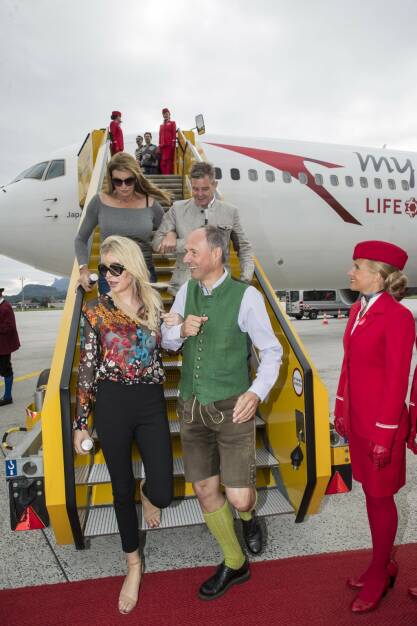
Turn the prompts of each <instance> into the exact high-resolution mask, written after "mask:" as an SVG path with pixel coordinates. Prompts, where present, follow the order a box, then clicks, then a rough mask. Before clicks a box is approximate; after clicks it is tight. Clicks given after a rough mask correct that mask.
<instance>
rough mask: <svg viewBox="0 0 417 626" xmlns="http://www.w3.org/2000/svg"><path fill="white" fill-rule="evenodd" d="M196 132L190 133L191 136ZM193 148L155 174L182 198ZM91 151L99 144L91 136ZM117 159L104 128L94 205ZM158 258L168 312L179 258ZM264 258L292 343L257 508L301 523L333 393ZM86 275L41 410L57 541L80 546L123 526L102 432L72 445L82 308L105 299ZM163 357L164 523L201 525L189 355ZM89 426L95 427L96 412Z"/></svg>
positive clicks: (267, 414) (263, 436) (326, 455)
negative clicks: (169, 172) (170, 474)
mask: <svg viewBox="0 0 417 626" xmlns="http://www.w3.org/2000/svg"><path fill="white" fill-rule="evenodd" d="M94 132H98V131H94ZM191 134H192V133H191ZM187 135H188V137H189V136H190V133H187ZM184 146H185V149H181V152H180V150H179V149H178V151H177V152H178V161H181V162H180V163H177V164H176V168H177V172H178V170H181V167H182V173H181V176H180V175H178V176H176V177H174V176H173V177H158V178H155V177H153V180H155V182H156V184H158V185H159V186H160V187H163V188H165V189H168V188H169V189H170V190H171V191H173V192H174V193H175V197H176V198H178V197H189V194H190V185H189V181H188V180H187V172H188V171H189V167H190V165H191V164H192V162H194V160H201V156H200V155H199V153H198V152H197V150H196V149H195V148H194V147H193V145H192V142H191V141H190V139H189V138H185V137H184ZM83 149H85V150H89V149H90V150H92V148H91V147H90V148H89V142H88V141H86V143H85V144H84V147H83ZM187 151H188V152H187ZM190 155H191V156H190ZM191 157H192V158H191ZM108 158H109V150H108V145H107V143H106V136H105V134H103V136H102V141H101V145H100V147H99V149H98V151H96V155H95V159H94V158H93V157H92V160H93V161H94V163H95V164H94V169H93V170H92V172H91V176H90V179H91V180H90V184H89V188H88V193H87V196H86V203H88V201H89V199H90V198H91V197H92V196H93V195H94V194H95V193H97V191H98V190H99V189H101V186H102V183H103V179H104V173H105V167H106V163H107V160H108ZM85 161H86V159H85V158H84V162H85ZM84 174H85V172H84ZM163 179H164V180H163ZM179 179H181V180H179ZM180 182H181V185H180V184H179V183H180ZM180 188H181V193H180ZM90 246H91V247H90V261H89V267H90V269H92V270H94V269H95V268H96V267H97V263H98V261H99V259H98V255H99V233H98V232H97V231H96V232H95V233H94V236H93V237H92V242H91V245H90ZM154 263H155V267H156V272H157V277H158V282H157V283H156V287H157V288H158V289H159V290H160V293H161V296H162V299H163V302H164V305H165V308H166V309H167V310H168V309H169V307H170V305H171V302H172V296H171V295H170V294H169V293H168V291H167V283H168V281H169V278H170V275H171V272H172V269H173V266H174V263H175V257H173V256H170V255H154ZM255 263H256V269H255V277H254V280H253V284H254V285H255V286H256V287H257V288H258V289H259V290H260V291H261V293H262V294H263V296H264V299H265V303H266V306H267V310H268V313H269V316H270V319H271V323H272V326H273V328H274V331H275V333H276V334H277V336H278V338H279V340H280V342H281V344H282V346H283V350H284V355H283V364H282V367H281V370H280V375H279V379H278V381H277V383H276V385H275V387H274V388H273V390H272V391H271V393H270V395H269V397H268V398H267V399H266V401H265V402H263V403H262V404H261V405H260V407H259V411H258V415H257V416H256V430H257V461H256V465H257V487H258V490H259V499H258V507H257V512H258V515H276V514H282V513H292V514H293V515H294V518H295V521H297V522H300V521H302V520H303V519H304V518H305V516H306V515H307V514H311V513H315V512H317V510H318V507H319V505H320V502H321V500H322V497H323V495H324V493H325V490H326V487H327V484H328V481H329V477H330V475H331V448H330V437H329V404H328V397H327V391H326V389H325V387H324V385H323V384H322V382H321V380H320V378H319V376H318V374H317V372H316V370H315V368H314V365H313V364H312V363H311V361H310V359H309V357H308V355H307V352H306V350H305V349H304V347H303V345H302V343H301V341H300V339H299V338H298V337H297V335H296V333H295V331H294V329H293V328H292V326H291V323H290V322H289V320H288V319H287V317H286V315H285V313H284V312H283V311H282V308H281V306H280V304H279V302H278V300H277V298H276V295H275V292H274V290H273V288H272V286H271V284H270V283H269V281H268V279H267V277H266V275H265V274H264V272H263V270H262V267H261V266H260V264H259V262H258V261H257V260H256V259H255ZM237 269H238V259H237V256H236V255H235V254H234V253H233V254H232V256H231V271H232V274H233V275H236V273H237ZM77 279H78V267H77V264H76V263H74V269H73V272H72V276H71V282H70V286H69V289H68V296H67V301H66V304H65V308H64V313H63V317H62V322H61V327H60V331H59V335H58V339H57V343H56V348H55V352H54V357H53V361H52V366H51V373H50V377H49V382H48V386H47V390H46V396H45V402H44V406H43V409H42V438H43V454H44V469H45V488H46V505H47V508H48V513H49V517H50V521H51V524H52V527H53V529H54V533H55V536H56V540H57V542H58V543H74V544H75V546H76V547H77V548H79V549H82V548H84V547H85V546H86V538H88V537H93V536H97V535H105V534H111V533H115V532H117V525H116V519H115V514H114V509H113V506H112V492H111V484H110V480H109V474H108V470H107V467H106V464H105V461H104V457H103V454H102V451H101V448H100V442H99V441H98V440H97V439H96V441H95V446H94V449H93V450H92V452H91V453H90V454H89V455H86V456H75V457H74V454H73V448H72V420H73V417H74V411H75V394H76V381H77V372H78V362H79V321H80V315H81V308H82V304H83V302H84V301H86V300H89V299H91V298H92V297H96V294H95V293H92V294H85V293H84V292H83V291H82V290H81V289H78V290H77V291H76V283H77ZM163 362H164V366H165V369H166V374H167V381H166V383H165V398H166V401H167V407H168V417H169V423H170V431H171V437H172V446H173V454H174V476H175V481H174V483H175V485H174V500H173V502H172V504H171V506H170V507H168V508H167V509H164V510H163V512H162V522H161V527H160V528H169V527H174V526H187V525H191V524H200V523H202V522H203V518H202V514H201V511H200V508H199V506H198V502H197V500H196V498H195V496H194V494H193V491H192V486H191V484H189V483H186V482H185V479H184V466H183V460H182V455H181V442H180V437H179V421H178V418H177V415H176V401H177V395H178V391H177V388H178V382H179V377H180V371H181V355H179V354H173V353H168V352H165V353H164V355H163ZM256 365H257V354H256V351H253V355H252V366H253V368H255V369H256ZM90 426H91V428H93V419H92V416H90ZM93 436H94V435H93ZM132 462H133V468H134V475H135V476H136V478H138V479H140V478H143V477H144V471H143V466H142V463H141V460H140V457H139V454H138V452H137V450H136V449H135V448H134V450H133V455H132ZM295 470H296V471H295ZM136 496H137V502H138V507H139V509H138V510H139V513H140V517H139V519H140V520H141V521H140V525H141V528H142V529H146V524H145V521H144V519H143V516H142V512H141V507H140V494H139V483H138V488H137V493H136Z"/></svg>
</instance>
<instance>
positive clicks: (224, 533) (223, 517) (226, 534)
mask: <svg viewBox="0 0 417 626" xmlns="http://www.w3.org/2000/svg"><path fill="white" fill-rule="evenodd" d="M204 519H205V522H206V524H207V526H208V529H209V531H210V532H211V534H212V535H213V537H214V538H215V539H216V541H217V543H218V544H219V546H220V547H221V549H222V551H223V554H224V563H225V565H226V566H227V567H231V568H232V569H239V568H240V567H242V565H243V563H244V562H245V555H244V554H243V552H242V548H241V547H240V544H239V541H238V540H237V537H236V533H235V528H234V525H233V516H232V512H231V510H230V507H229V503H228V502H227V500H226V502H225V503H224V505H223V506H222V508H221V509H218V510H217V511H214V513H204Z"/></svg>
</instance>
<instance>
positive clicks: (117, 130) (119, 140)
mask: <svg viewBox="0 0 417 626" xmlns="http://www.w3.org/2000/svg"><path fill="white" fill-rule="evenodd" d="M111 120H112V121H111V122H110V127H109V131H110V135H111V144H110V152H111V154H112V156H113V154H116V153H117V152H123V150H124V147H125V145H124V141H123V131H122V127H121V126H120V124H121V123H122V114H121V113H120V111H113V112H112V114H111Z"/></svg>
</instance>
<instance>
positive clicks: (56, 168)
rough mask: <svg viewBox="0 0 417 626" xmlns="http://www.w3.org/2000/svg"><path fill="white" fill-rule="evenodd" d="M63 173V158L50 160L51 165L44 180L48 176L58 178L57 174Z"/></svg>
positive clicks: (48, 177) (62, 174)
mask: <svg viewBox="0 0 417 626" xmlns="http://www.w3.org/2000/svg"><path fill="white" fill-rule="evenodd" d="M64 175H65V161H64V159H57V160H56V161H52V163H51V165H50V166H49V168H48V171H47V172H46V176H45V178H46V180H49V179H50V178H58V177H59V176H64Z"/></svg>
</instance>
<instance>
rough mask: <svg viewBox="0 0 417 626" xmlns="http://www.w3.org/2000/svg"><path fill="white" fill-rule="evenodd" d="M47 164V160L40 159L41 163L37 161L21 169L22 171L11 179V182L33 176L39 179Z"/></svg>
mask: <svg viewBox="0 0 417 626" xmlns="http://www.w3.org/2000/svg"><path fill="white" fill-rule="evenodd" d="M47 165H48V161H42V163H37V164H36V165H32V167H28V168H27V169H26V170H23V172H21V173H20V174H19V175H18V176H16V178H14V179H13V180H12V183H17V182H18V181H19V180H22V179H23V178H35V179H36V180H40V179H41V178H42V176H43V174H44V172H45V170H46V166H47Z"/></svg>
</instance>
